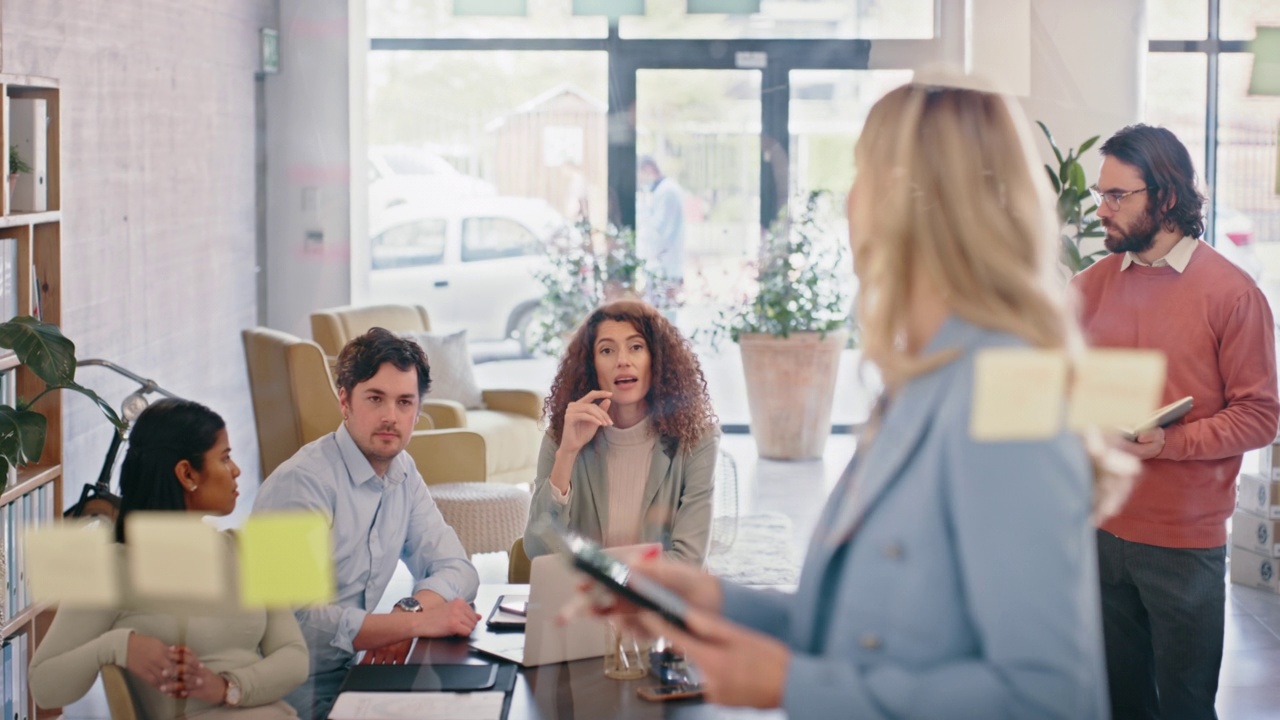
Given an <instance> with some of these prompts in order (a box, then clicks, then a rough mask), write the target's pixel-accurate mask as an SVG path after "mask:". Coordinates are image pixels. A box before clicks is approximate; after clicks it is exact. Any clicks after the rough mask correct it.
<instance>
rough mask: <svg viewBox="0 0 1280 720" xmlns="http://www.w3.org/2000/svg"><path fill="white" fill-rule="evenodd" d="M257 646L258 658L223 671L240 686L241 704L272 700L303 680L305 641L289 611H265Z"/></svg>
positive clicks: (245, 705) (305, 663)
mask: <svg viewBox="0 0 1280 720" xmlns="http://www.w3.org/2000/svg"><path fill="white" fill-rule="evenodd" d="M260 647H261V650H262V659H261V660H259V661H257V662H255V663H253V664H251V665H247V666H245V667H242V668H237V669H235V670H230V671H228V672H227V674H228V675H231V676H232V677H234V678H235V679H236V683H237V684H238V685H239V686H240V690H241V692H242V693H243V696H242V700H241V704H242V705H243V706H244V707H256V706H258V705H266V704H268V703H273V702H275V701H277V700H279V699H281V698H283V697H284V696H285V695H287V694H289V693H290V692H291V691H292V690H293V689H294V688H296V687H298V686H299V685H301V684H302V682H303V681H304V680H306V679H307V672H308V669H309V667H310V661H309V656H308V654H307V643H306V642H305V641H304V640H303V639H302V630H301V629H299V627H298V621H297V619H296V618H294V616H293V612H292V611H290V610H271V611H268V612H267V630H266V632H265V633H264V634H263V636H262V643H261V645H260Z"/></svg>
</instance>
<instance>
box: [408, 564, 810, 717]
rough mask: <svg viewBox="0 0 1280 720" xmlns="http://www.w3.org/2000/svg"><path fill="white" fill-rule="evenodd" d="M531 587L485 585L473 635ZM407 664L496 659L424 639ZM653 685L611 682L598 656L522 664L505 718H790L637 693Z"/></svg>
mask: <svg viewBox="0 0 1280 720" xmlns="http://www.w3.org/2000/svg"><path fill="white" fill-rule="evenodd" d="M528 592H529V586H528V585H482V586H481V587H480V591H479V592H478V593H477V595H476V612H478V613H480V615H481V619H480V623H479V624H477V625H476V629H475V632H474V633H473V637H476V638H479V637H482V636H484V635H487V634H490V631H489V629H488V628H486V627H485V624H484V620H485V618H487V617H489V611H490V610H491V609H492V608H493V604H494V603H495V602H497V599H498V596H499V595H503V594H506V593H511V594H517V595H526V594H528ZM402 661H403V662H404V663H405V664H409V665H422V664H426V663H448V664H473V663H474V664H484V663H490V662H493V661H494V658H491V657H490V656H487V655H484V654H483V653H479V652H476V651H474V650H472V649H471V648H470V646H469V644H468V640H466V639H455V638H449V639H429V640H428V639H421V640H418V641H417V642H415V643H414V645H413V647H412V648H411V649H410V650H409V652H408V655H407V656H406V657H404V658H403V659H402ZM652 684H654V678H653V677H651V676H650V677H646V678H643V679H640V680H611V679H609V678H606V677H605V676H604V661H603V660H602V659H601V658H599V657H594V658H587V659H585V660H576V661H574V662H565V663H556V664H554V665H542V666H539V667H531V668H521V669H520V670H519V672H518V673H517V674H516V687H515V693H514V695H513V696H512V698H511V710H510V712H509V713H508V715H507V720H609V719H611V718H617V719H619V720H633V719H634V720H643V719H647V718H673V719H674V720H708V719H709V718H761V719H763V718H769V719H771V720H772V719H780V718H785V717H786V716H785V715H784V714H783V713H782V712H781V711H769V712H761V711H757V710H740V709H737V708H722V707H718V706H714V705H708V704H706V703H703V702H702V701H700V700H671V701H666V702H649V701H647V700H641V699H640V698H639V697H638V696H637V695H636V688H639V687H642V686H645V685H652Z"/></svg>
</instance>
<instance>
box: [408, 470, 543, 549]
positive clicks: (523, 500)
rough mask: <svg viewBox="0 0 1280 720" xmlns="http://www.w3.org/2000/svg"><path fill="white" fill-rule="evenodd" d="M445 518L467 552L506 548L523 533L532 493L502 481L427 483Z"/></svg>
mask: <svg viewBox="0 0 1280 720" xmlns="http://www.w3.org/2000/svg"><path fill="white" fill-rule="evenodd" d="M427 489H428V490H430V491H431V497H432V498H433V499H434V500H435V501H436V506H437V507H439V508H440V514H441V515H443V516H444V521H445V522H447V523H449V525H450V526H451V527H452V528H453V531H454V532H456V533H458V539H459V540H461V541H462V547H463V548H464V549H466V551H467V556H468V557H470V556H472V555H475V554H476V553H487V552H507V551H508V550H510V549H511V543H513V542H515V540H516V538H518V537H522V536H523V535H524V526H525V523H526V522H528V520H529V501H530V500H531V497H530V495H529V493H528V492H527V491H526V490H524V489H523V488H520V487H516V486H514V485H505V484H500V483H482V482H468V483H447V484H444V485H428V486H427Z"/></svg>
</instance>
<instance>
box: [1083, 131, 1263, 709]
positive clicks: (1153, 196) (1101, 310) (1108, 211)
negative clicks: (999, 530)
mask: <svg viewBox="0 0 1280 720" xmlns="http://www.w3.org/2000/svg"><path fill="white" fill-rule="evenodd" d="M1101 153H1102V156H1103V160H1102V170H1101V172H1100V173H1099V176H1098V183H1097V184H1096V185H1095V186H1094V187H1092V188H1090V191H1091V192H1092V193H1093V197H1094V200H1095V201H1096V202H1097V204H1098V209H1097V214H1098V219H1099V220H1101V221H1102V226H1103V228H1105V229H1106V241H1105V242H1106V247H1107V250H1109V251H1111V253H1112V254H1111V255H1110V256H1108V257H1106V258H1105V259H1103V260H1101V261H1099V262H1097V263H1095V264H1094V265H1093V266H1092V267H1090V268H1089V269H1088V270H1086V271H1084V272H1082V273H1081V274H1079V275H1077V276H1076V278H1075V279H1074V280H1073V281H1072V285H1073V287H1074V288H1075V289H1076V291H1077V292H1078V293H1079V295H1080V300H1081V306H1082V312H1081V323H1082V325H1083V327H1084V330H1085V334H1086V337H1087V338H1088V340H1089V342H1090V344H1092V345H1094V346H1100V347H1125V348H1149V349H1155V350H1160V351H1162V352H1163V353H1164V354H1165V356H1166V357H1167V359H1168V372H1167V375H1166V380H1165V388H1164V396H1163V398H1162V400H1161V404H1164V403H1168V402H1171V401H1173V400H1176V399H1178V398H1182V397H1185V396H1187V395H1190V396H1192V398H1194V402H1195V405H1194V407H1193V409H1192V410H1191V412H1190V413H1189V414H1188V415H1187V416H1186V417H1185V418H1183V419H1182V420H1181V421H1179V422H1177V423H1176V424H1173V425H1170V426H1169V427H1165V428H1156V429H1154V430H1148V431H1145V432H1143V433H1140V434H1139V435H1138V437H1137V440H1136V441H1134V442H1129V441H1125V440H1120V441H1119V442H1122V443H1124V444H1125V445H1126V446H1127V449H1128V450H1129V451H1130V452H1132V453H1133V454H1134V455H1136V456H1137V457H1139V458H1140V459H1141V460H1142V474H1141V475H1140V477H1139V479H1138V483H1137V485H1136V487H1135V488H1134V491H1133V494H1132V495H1130V497H1129V501H1128V503H1127V504H1126V505H1125V506H1124V507H1123V508H1122V509H1121V510H1120V512H1119V513H1117V514H1116V515H1114V516H1112V517H1111V518H1110V519H1108V520H1107V521H1106V522H1104V523H1103V524H1102V525H1101V527H1100V528H1099V529H1098V532H1097V539H1098V562H1099V568H1100V573H1099V579H1100V580H1101V587H1102V612H1103V632H1104V635H1105V639H1106V650H1107V673H1108V679H1109V684H1110V690H1111V711H1112V716H1113V717H1116V718H1216V717H1217V715H1216V713H1215V710H1214V696H1215V695H1216V693H1217V689H1218V673H1219V671H1220V668H1221V665H1222V644H1223V618H1224V605H1225V602H1226V585H1225V580H1224V576H1225V574H1226V541H1227V531H1226V520H1227V518H1228V517H1230V516H1231V513H1232V511H1233V509H1234V508H1235V492H1236V490H1235V480H1236V474H1237V473H1238V472H1239V471H1240V463H1241V459H1242V455H1243V454H1244V453H1245V452H1246V451H1248V450H1253V449H1255V448H1259V447H1263V446H1265V445H1268V444H1270V443H1271V442H1272V441H1273V440H1275V437H1276V430H1277V424H1278V423H1280V400H1278V399H1277V390H1276V358H1275V338H1274V329H1273V328H1274V326H1273V321H1272V316H1271V309H1270V307H1269V306H1268V304H1267V300H1266V298H1265V297H1264V296H1263V294H1262V292H1261V291H1260V290H1259V289H1258V287H1257V285H1256V284H1255V283H1254V282H1253V280H1252V279H1251V278H1250V277H1249V276H1248V275H1247V274H1245V272H1244V271H1243V270H1240V269H1239V268H1237V267H1236V266H1235V265H1233V264H1232V263H1231V262H1230V261H1228V260H1227V259H1226V258H1224V257H1222V256H1221V255H1219V254H1218V252H1217V251H1216V250H1214V249H1213V247H1211V246H1210V245H1207V244H1205V243H1204V242H1202V241H1201V240H1199V238H1200V236H1201V235H1203V234H1204V219H1203V214H1202V208H1203V206H1204V197H1203V196H1202V195H1201V194H1200V193H1199V192H1198V191H1197V190H1196V177H1195V170H1194V168H1193V167H1192V165H1191V156H1190V155H1189V154H1188V153H1187V149H1186V147H1185V146H1183V144H1182V143H1181V142H1180V141H1179V140H1178V138H1177V137H1175V136H1174V134H1173V133H1171V132H1169V131H1168V130H1166V129H1164V128H1156V127H1150V126H1147V125H1132V126H1130V127H1127V128H1124V129H1123V130H1121V131H1120V132H1118V133H1116V134H1115V135H1113V136H1112V137H1111V138H1110V139H1109V140H1107V141H1106V142H1105V143H1103V145H1102V148H1101Z"/></svg>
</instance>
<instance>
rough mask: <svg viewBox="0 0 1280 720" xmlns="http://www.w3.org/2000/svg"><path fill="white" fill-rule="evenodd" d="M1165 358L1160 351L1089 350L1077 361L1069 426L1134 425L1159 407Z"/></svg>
mask: <svg viewBox="0 0 1280 720" xmlns="http://www.w3.org/2000/svg"><path fill="white" fill-rule="evenodd" d="M1164 374H1165V357H1164V353H1162V352H1160V351H1158V350H1117V349H1101V348H1095V349H1093V350H1089V351H1088V352H1086V353H1085V354H1084V356H1083V357H1081V358H1080V361H1079V362H1078V363H1077V364H1076V372H1075V378H1074V382H1073V383H1072V388H1071V406H1070V410H1069V411H1068V413H1067V425H1068V426H1069V427H1070V428H1071V429H1073V430H1082V429H1084V428H1086V427H1089V426H1096V427H1100V428H1121V427H1132V426H1133V425H1136V424H1138V423H1139V422H1141V421H1142V419H1143V418H1145V417H1147V416H1148V415H1150V414H1151V411H1153V410H1155V409H1156V408H1157V407H1159V406H1160V397H1161V394H1162V393H1163V392H1164Z"/></svg>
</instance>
